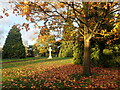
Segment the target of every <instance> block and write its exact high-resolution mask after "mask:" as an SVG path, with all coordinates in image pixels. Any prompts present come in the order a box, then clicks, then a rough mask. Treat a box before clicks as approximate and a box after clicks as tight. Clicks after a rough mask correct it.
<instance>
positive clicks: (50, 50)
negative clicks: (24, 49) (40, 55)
mask: <svg viewBox="0 0 120 90" xmlns="http://www.w3.org/2000/svg"><path fill="white" fill-rule="evenodd" d="M51 52H52V49H51V47H49V57H48V59H52V55H51Z"/></svg>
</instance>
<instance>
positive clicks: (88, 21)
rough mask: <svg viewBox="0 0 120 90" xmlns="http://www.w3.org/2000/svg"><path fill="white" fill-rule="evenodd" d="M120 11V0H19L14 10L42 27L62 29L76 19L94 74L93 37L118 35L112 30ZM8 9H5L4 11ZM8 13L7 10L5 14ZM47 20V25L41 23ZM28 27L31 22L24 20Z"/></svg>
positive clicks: (86, 61) (87, 64)
mask: <svg viewBox="0 0 120 90" xmlns="http://www.w3.org/2000/svg"><path fill="white" fill-rule="evenodd" d="M118 11H120V7H119V3H118V2H59V1H58V2H44V1H43V2H39V1H33V2H32V1H25V2H15V8H14V11H13V13H15V14H17V15H22V16H25V17H26V20H28V21H30V22H31V23H34V24H35V26H36V27H38V28H39V29H40V33H41V34H42V32H43V31H44V32H47V31H48V30H52V31H58V32H61V31H60V30H62V28H63V26H64V24H66V22H68V21H69V20H72V21H71V22H72V23H73V27H74V28H73V29H74V32H75V33H76V32H78V34H76V35H77V36H76V37H77V40H78V39H79V40H80V39H82V40H83V41H84V59H83V60H84V72H83V73H84V74H90V73H91V71H90V62H89V61H90V60H89V58H90V57H89V56H90V54H89V48H90V42H91V39H93V38H98V39H101V38H103V39H105V38H106V37H108V36H110V35H113V34H115V33H114V32H112V30H113V28H114V24H115V23H116V21H117V20H116V19H117V18H118V17H119V14H117V13H118ZM4 12H5V11H4ZM5 15H6V16H8V14H7V13H5ZM39 21H44V26H40V25H39V24H38V22H39ZM22 26H24V27H25V28H26V30H29V24H27V23H23V25H22ZM118 31H119V30H118ZM116 35H118V37H119V34H116Z"/></svg>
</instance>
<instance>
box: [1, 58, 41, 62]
mask: <svg viewBox="0 0 120 90" xmlns="http://www.w3.org/2000/svg"><path fill="white" fill-rule="evenodd" d="M41 58H43V57H26V58H21V59H2V62H12V61H25V60H35V59H41Z"/></svg>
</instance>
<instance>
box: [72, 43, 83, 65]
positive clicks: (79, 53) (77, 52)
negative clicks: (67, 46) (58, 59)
mask: <svg viewBox="0 0 120 90" xmlns="http://www.w3.org/2000/svg"><path fill="white" fill-rule="evenodd" d="M73 63H74V64H80V65H82V64H83V43H82V42H76V43H75V44H74V48H73Z"/></svg>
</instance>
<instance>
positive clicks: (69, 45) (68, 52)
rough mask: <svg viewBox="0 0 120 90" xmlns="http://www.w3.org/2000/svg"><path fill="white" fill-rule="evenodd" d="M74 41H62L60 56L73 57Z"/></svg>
mask: <svg viewBox="0 0 120 90" xmlns="http://www.w3.org/2000/svg"><path fill="white" fill-rule="evenodd" d="M73 46H74V44H73V41H62V44H61V48H60V52H59V57H73Z"/></svg>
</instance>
